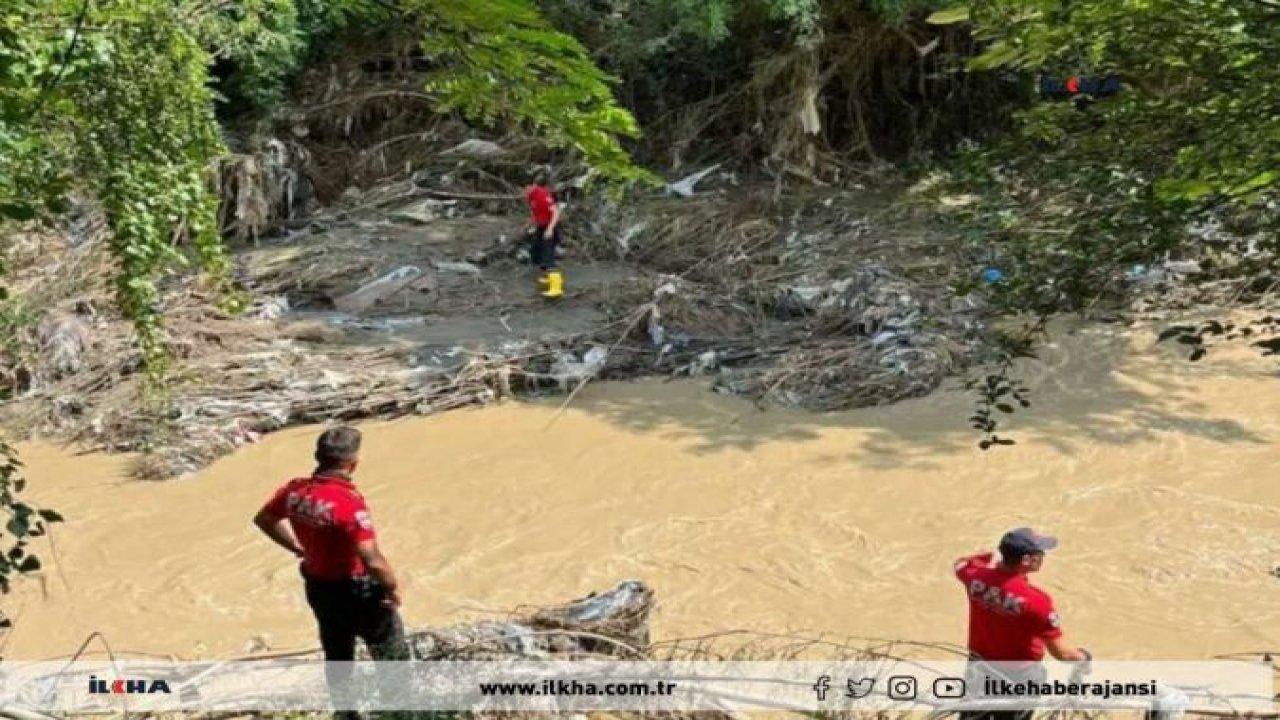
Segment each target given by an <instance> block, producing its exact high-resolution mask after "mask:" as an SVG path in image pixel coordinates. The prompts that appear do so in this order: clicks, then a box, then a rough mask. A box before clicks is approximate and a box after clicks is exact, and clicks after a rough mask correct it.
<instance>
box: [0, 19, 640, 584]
mask: <svg viewBox="0 0 1280 720" xmlns="http://www.w3.org/2000/svg"><path fill="white" fill-rule="evenodd" d="M369 23H375V24H378V27H382V28H386V27H388V26H391V27H393V28H399V27H401V26H403V25H405V24H406V23H407V24H408V27H410V28H411V29H413V31H415V32H419V33H421V34H422V49H423V52H424V54H425V55H426V56H427V57H428V58H429V59H431V60H433V61H434V62H436V63H437V64H438V72H436V73H435V74H434V75H433V78H432V81H431V83H430V84H429V86H428V88H427V90H428V91H429V92H431V93H432V94H433V95H434V96H435V97H436V98H437V100H438V106H439V107H440V108H441V109H442V110H449V109H457V110H460V111H462V112H463V113H465V114H466V115H467V116H469V117H471V118H472V119H474V120H477V121H481V122H486V123H498V122H509V123H517V124H524V125H525V126H526V127H527V128H528V129H529V130H531V131H533V132H535V133H537V134H540V135H541V136H542V137H543V138H544V139H545V140H547V141H548V142H549V143H550V144H551V145H553V146H557V147H565V148H570V149H572V150H575V151H577V152H578V153H579V154H580V155H581V156H582V158H583V159H584V160H585V161H586V162H587V163H588V164H589V165H591V166H592V167H593V168H594V169H595V170H596V171H597V172H598V173H599V174H600V175H601V176H603V177H605V178H607V179H611V180H614V181H628V180H650V179H651V177H650V176H649V175H648V174H647V173H644V172H643V171H641V170H639V169H638V168H636V167H635V166H634V165H633V164H632V163H631V161H630V158H629V156H628V155H627V153H626V152H625V150H624V149H623V148H622V146H621V144H620V141H619V138H621V137H629V136H634V135H636V134H637V132H638V129H637V127H636V125H635V123H634V120H632V118H631V117H630V115H629V114H627V113H626V112H624V111H622V110H620V109H619V108H618V106H617V105H616V104H615V103H614V100H613V97H612V95H611V92H610V89H609V88H610V85H609V83H610V79H609V77H608V76H607V75H605V74H604V73H602V72H601V71H599V70H598V69H597V68H596V67H595V66H594V65H593V64H592V63H591V62H590V60H589V59H588V58H587V57H586V55H585V52H584V51H583V49H582V47H581V46H580V45H578V44H577V42H576V41H574V40H573V39H572V38H570V37H568V36H565V35H562V34H560V33H557V32H556V31H555V30H554V29H552V28H551V27H550V26H549V25H548V24H547V23H546V22H545V21H544V20H543V19H542V18H541V16H540V15H539V14H538V13H537V12H536V10H535V9H534V8H533V6H532V5H530V4H529V3H527V2H524V1H523V0H493V1H492V2H488V3H473V2H468V1H466V0H421V1H417V0H404V1H403V2H390V1H388V2H373V3H366V2H362V1H360V0H347V1H346V2H337V3H326V2H320V1H319V0H296V2H295V1H294V0H247V1H246V2H237V3H203V2H198V1H196V0H191V1H186V0H180V1H179V2H173V3H161V2H154V1H153V0H13V2H10V3H8V4H7V5H6V7H5V9H4V11H3V12H0V222H4V221H10V222H45V221H49V220H51V219H52V218H54V217H55V216H57V215H58V214H59V213H61V212H63V211H65V210H66V209H67V207H68V201H69V198H70V195H71V193H72V191H73V190H74V191H77V192H80V193H83V194H84V195H86V196H88V197H90V198H92V199H93V200H94V201H95V202H96V203H97V204H98V205H99V206H100V207H101V209H102V210H103V212H104V214H105V216H106V219H107V224H108V227H109V231H110V232H109V242H110V249H111V251H112V255H113V257H114V259H115V261H116V264H117V269H116V276H115V280H116V298H117V304H118V306H119V308H120V310H121V311H122V312H123V314H124V315H125V316H126V317H127V318H128V319H129V320H131V321H132V322H133V325H134V327H135V330H136V335H137V342H138V346H139V349H140V351H141V354H142V358H143V363H144V366H145V368H146V369H147V375H148V377H149V378H150V383H149V384H148V388H150V389H151V390H152V391H157V390H159V389H160V387H161V381H162V380H163V378H164V377H165V366H166V362H167V360H168V358H169V352H168V349H167V343H166V337H165V332H164V328H163V324H162V316H163V311H164V308H163V304H162V296H161V293H160V291H159V283H160V281H161V280H162V279H163V277H164V276H165V275H166V274H167V273H169V272H171V271H173V270H176V269H178V270H180V269H189V268H193V267H194V268H198V269H200V270H202V271H203V272H204V277H205V278H206V281H207V282H208V283H209V284H210V285H212V286H214V287H215V289H218V290H222V291H226V290H228V289H229V278H228V269H229V268H228V261H227V256H226V254H225V252H224V249H223V246H222V243H221V240H220V238H219V237H218V232H217V226H216V212H217V202H218V200H217V198H216V197H215V196H214V193H213V190H212V187H211V182H210V175H209V174H210V170H211V168H212V163H213V161H214V159H215V158H217V157H219V156H220V155H222V154H224V153H225V148H224V146H223V143H222V128H221V127H220V126H219V123H218V114H217V110H218V106H217V105H216V100H217V97H218V95H217V91H221V93H222V97H223V98H224V101H225V103H226V104H225V105H223V106H222V107H223V110H224V114H226V113H230V114H233V115H234V114H244V113H254V112H262V111H265V110H268V109H269V108H270V107H271V106H272V105H273V104H274V103H277V102H278V101H279V100H280V98H282V97H283V92H284V88H285V84H286V83H287V81H288V79H289V77H290V76H291V75H292V73H294V72H295V71H296V70H297V68H298V66H299V63H300V62H302V61H303V60H304V59H305V58H307V57H308V56H309V54H312V53H314V52H315V47H314V46H313V43H319V42H322V41H324V40H326V39H328V38H331V37H334V36H335V35H336V34H338V33H341V32H343V31H344V29H346V28H350V27H355V26H357V25H368V24H369ZM215 78H216V79H217V80H218V81H220V82H215ZM2 270H3V268H2V267H0V271H2ZM0 274H2V272H0ZM223 297H224V298H225V299H226V300H227V302H228V304H229V305H230V307H231V309H235V308H236V305H235V304H236V302H237V300H238V298H237V297H236V296H235V295H234V293H226V292H223ZM153 397H158V394H157V393H154V392H153ZM0 459H3V460H4V461H5V462H6V464H5V465H4V466H3V475H2V476H0V481H3V484H0V507H2V508H4V509H5V510H7V511H8V512H9V513H10V514H11V517H12V521H11V522H10V523H9V524H8V526H7V527H6V532H7V536H6V537H9V538H12V539H13V543H14V544H13V546H12V549H11V550H10V554H9V555H8V556H7V557H8V560H5V561H4V562H2V563H0V581H3V582H5V584H4V585H3V586H0V589H4V588H6V587H7V578H8V577H9V575H10V573H11V572H27V571H30V570H34V569H36V568H38V567H39V560H38V559H36V558H35V557H33V556H30V555H26V554H25V552H26V551H25V545H26V542H27V538H28V537H31V536H35V535H38V534H40V533H41V532H43V530H44V525H43V524H42V522H52V521H53V520H54V519H55V518H56V514H48V515H40V516H39V517H41V518H42V520H41V521H39V522H36V521H32V520H31V518H32V517H34V516H33V515H32V513H39V512H44V511H36V510H33V509H32V508H30V507H29V506H27V505H25V504H22V503H20V502H19V501H18V500H17V496H16V493H17V492H19V491H20V490H21V480H20V479H18V478H17V472H18V468H19V465H18V463H17V460H16V458H15V456H14V455H13V451H12V448H10V447H9V446H7V445H4V446H0ZM48 512H49V513H51V511H48Z"/></svg>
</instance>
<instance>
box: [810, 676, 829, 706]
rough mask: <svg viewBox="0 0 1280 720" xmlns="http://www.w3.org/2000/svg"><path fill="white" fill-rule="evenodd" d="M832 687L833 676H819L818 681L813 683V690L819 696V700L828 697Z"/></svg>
mask: <svg viewBox="0 0 1280 720" xmlns="http://www.w3.org/2000/svg"><path fill="white" fill-rule="evenodd" d="M830 689H831V676H830V675H823V676H822V677H820V678H818V682H816V683H814V684H813V692H814V694H816V695H817V696H818V702H822V701H823V700H826V699H827V691H829V690H830Z"/></svg>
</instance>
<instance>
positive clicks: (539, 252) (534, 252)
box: [528, 225, 560, 272]
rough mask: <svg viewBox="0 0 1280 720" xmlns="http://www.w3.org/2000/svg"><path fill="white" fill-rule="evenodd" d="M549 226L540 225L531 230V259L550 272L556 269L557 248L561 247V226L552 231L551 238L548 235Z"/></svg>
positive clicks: (529, 237)
mask: <svg viewBox="0 0 1280 720" xmlns="http://www.w3.org/2000/svg"><path fill="white" fill-rule="evenodd" d="M546 231H547V226H545V225H539V226H538V227H536V228H534V229H533V230H532V231H530V233H529V236H528V239H529V260H530V262H532V263H533V264H535V265H537V266H538V267H540V268H542V269H543V270H546V271H548V272H550V271H551V270H555V269H556V249H557V248H559V247H560V226H559V225H557V226H556V229H555V230H552V231H551V238H550V239H548V238H547V237H546V234H547V233H546Z"/></svg>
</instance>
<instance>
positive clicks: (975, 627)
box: [955, 528, 1093, 720]
mask: <svg viewBox="0 0 1280 720" xmlns="http://www.w3.org/2000/svg"><path fill="white" fill-rule="evenodd" d="M1057 546H1058V541H1057V539H1056V538H1052V537H1049V536H1048V535H1040V534H1038V533H1036V532H1035V531H1034V530H1032V529H1031V528H1017V529H1016V530H1010V531H1009V532H1007V533H1005V534H1004V537H1002V538H1001V539H1000V546H999V551H1000V557H999V559H998V560H997V559H995V558H994V556H993V554H992V553H982V554H980V555H973V556H970V557H965V558H961V559H960V560H957V561H956V563H955V575H956V578H957V579H958V580H960V582H961V583H963V584H964V587H965V594H966V595H967V596H968V599H969V641H968V648H969V655H970V660H971V661H978V662H975V663H971V665H970V672H969V675H968V686H969V687H968V695H969V696H977V695H980V694H982V691H983V689H984V684H983V683H984V680H985V679H986V678H987V677H991V678H997V677H999V678H1003V679H1007V680H1010V681H1013V682H1016V681H1018V680H1024V681H1027V680H1029V681H1035V682H1040V681H1043V680H1044V678H1045V671H1044V666H1042V665H1041V664H1040V661H1041V660H1042V659H1043V658H1044V653H1045V650H1048V651H1049V654H1050V655H1052V656H1053V657H1054V658H1056V659H1058V660H1062V661H1065V662H1089V661H1091V660H1092V659H1093V656H1092V655H1090V654H1089V651H1087V650H1084V649H1082V648H1079V647H1076V646H1074V645H1072V644H1070V643H1068V642H1067V641H1066V640H1064V639H1063V636H1062V628H1061V623H1060V621H1059V618H1058V612H1057V610H1055V609H1054V605H1053V598H1051V597H1049V594H1048V593H1046V592H1045V591H1043V590H1041V589H1040V588H1038V587H1035V586H1034V585H1032V584H1031V582H1030V581H1029V580H1028V579H1027V576H1028V575H1030V574H1031V573H1033V572H1036V571H1038V570H1040V568H1041V566H1042V565H1043V564H1044V556H1045V552H1046V551H1048V550H1052V549H1053V548H1055V547H1057ZM981 661H987V662H994V663H1000V666H999V667H998V668H986V667H983V666H982V664H981ZM1010 674H1012V675H1013V677H1010ZM1031 714H1032V711H1031V710H1026V711H998V712H994V711H992V712H966V713H961V715H962V716H963V717H964V718H965V720H974V719H975V718H988V719H989V720H1024V719H1028V718H1030V717H1031Z"/></svg>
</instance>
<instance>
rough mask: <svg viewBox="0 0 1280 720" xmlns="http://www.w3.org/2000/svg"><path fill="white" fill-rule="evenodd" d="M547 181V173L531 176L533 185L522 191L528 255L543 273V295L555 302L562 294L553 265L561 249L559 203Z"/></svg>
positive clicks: (557, 274) (544, 171)
mask: <svg viewBox="0 0 1280 720" xmlns="http://www.w3.org/2000/svg"><path fill="white" fill-rule="evenodd" d="M549 182H550V173H548V172H547V171H546V170H539V171H538V172H536V173H534V176H533V184H532V185H530V186H529V187H527V188H525V190H524V198H525V201H526V202H528V203H529V214H530V216H531V218H532V221H533V227H532V228H531V229H530V230H529V233H530V238H529V254H530V257H531V258H532V260H533V262H534V263H535V264H537V266H538V267H539V268H540V269H541V270H542V273H543V274H542V277H540V278H539V279H538V283H539V284H540V285H546V289H545V290H543V291H542V296H543V297H545V298H550V299H555V298H558V297H561V296H562V295H564V276H563V275H561V273H560V270H559V269H558V268H557V263H556V252H557V250H558V249H559V247H560V204H559V203H557V202H556V196H555V193H553V192H552V191H551V188H550V187H548V183H549Z"/></svg>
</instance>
